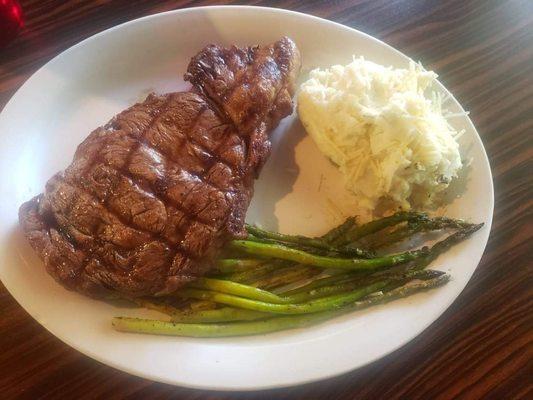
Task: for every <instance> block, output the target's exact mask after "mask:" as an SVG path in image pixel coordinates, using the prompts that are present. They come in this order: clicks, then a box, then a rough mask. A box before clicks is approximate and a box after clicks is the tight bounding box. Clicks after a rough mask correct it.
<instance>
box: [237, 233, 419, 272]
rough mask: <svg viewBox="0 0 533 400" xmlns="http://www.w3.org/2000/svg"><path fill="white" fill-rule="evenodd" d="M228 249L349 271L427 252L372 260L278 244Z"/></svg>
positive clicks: (244, 243)
mask: <svg viewBox="0 0 533 400" xmlns="http://www.w3.org/2000/svg"><path fill="white" fill-rule="evenodd" d="M230 247H231V248H232V249H233V250H239V251H241V252H243V253H245V254H249V255H256V256H263V257H273V258H279V259H283V260H288V261H294V262H297V263H301V264H305V265H314V266H316V267H323V268H341V269H349V270H373V269H377V268H381V267H389V266H392V265H395V264H400V263H404V262H407V261H411V260H414V259H416V258H418V257H422V256H425V255H426V254H427V252H428V249H427V248H423V249H420V250H416V251H408V252H405V253H400V254H393V255H389V256H384V257H377V258H372V259H358V258H351V259H350V258H335V257H324V256H317V255H315V254H310V253H307V252H305V251H301V250H296V249H292V248H290V247H287V246H283V245H279V244H267V243H260V242H252V241H248V240H234V241H232V242H230Z"/></svg>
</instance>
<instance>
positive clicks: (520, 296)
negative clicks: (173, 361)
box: [0, 0, 533, 400]
mask: <svg viewBox="0 0 533 400" xmlns="http://www.w3.org/2000/svg"><path fill="white" fill-rule="evenodd" d="M21 3H22V5H23V8H24V11H25V14H26V28H25V30H24V31H23V33H22V34H21V35H20V36H19V37H18V38H17V39H16V40H15V42H13V43H12V44H11V45H10V46H9V47H7V48H5V49H1V50H0V108H3V106H4V105H5V104H6V103H7V101H8V100H9V98H10V97H11V96H12V95H13V94H14V93H15V91H16V90H17V89H18V88H19V87H20V85H21V84H22V83H23V82H24V81H25V80H26V79H27V78H28V77H29V76H30V75H31V74H32V73H33V72H35V71H36V70H37V69H38V68H39V67H40V66H42V65H43V64H45V63H46V62H47V61H48V60H50V59H51V58H53V57H54V56H55V55H57V54H58V53H59V52H61V51H62V50H64V49H66V48H68V47H70V46H72V45H73V44H75V43H77V42H79V41H80V40H82V39H84V38H86V37H89V36H91V35H92V34H94V33H96V32H100V31H102V30H104V29H107V28H109V27H112V26H114V25H116V24H119V23H122V22H125V21H128V20H131V19H134V18H138V17H141V16H144V15H148V14H153V13H156V12H161V11H166V10H171V9H175V8H182V7H190V6H197V5H207V4H215V3H216V4H238V3H240V2H232V1H221V2H210V1H198V2H192V1H148V0H135V1H134V0H116V1H104V0H93V1H88V0H87V1H68V2H65V1H59V0H33V1H29V0H28V1H22V2H21ZM249 4H256V5H263V6H274V7H283V8H287V9H292V10H297V11H301V12H306V13H310V14H314V15H317V16H320V17H324V18H328V19H331V20H333V21H337V22H340V23H343V24H346V25H349V26H351V27H354V28H357V29H359V30H362V31H364V32H367V33H369V34H371V35H374V36H376V37H378V38H380V39H382V40H384V41H385V42H387V43H389V44H391V45H392V46H394V47H396V48H398V49H399V50H401V51H402V52H404V53H406V54H407V55H409V56H411V57H412V58H414V59H416V60H421V61H422V62H423V63H424V64H425V65H426V66H427V67H429V68H431V69H435V70H436V71H437V72H438V73H439V75H440V79H441V80H442V82H443V83H444V84H445V85H446V86H447V87H448V89H450V90H451V91H452V92H453V93H454V95H455V96H456V97H457V98H458V100H459V101H460V103H461V104H462V105H463V106H464V107H465V108H466V109H468V110H470V111H471V118H472V120H473V121H474V123H475V125H476V127H477V128H478V130H479V132H480V135H481V136H482V139H483V142H484V144H485V148H486V150H487V152H488V154H489V158H490V162H491V166H492V171H493V175H494V184H495V190H496V209H495V215H494V224H493V229H492V233H491V237H490V240H489V244H488V247H487V250H486V252H485V255H484V256H483V259H482V261H481V264H480V265H479V267H478V269H477V271H476V273H475V274H474V276H473V278H472V280H471V282H470V283H469V284H468V286H467V287H466V289H465V291H464V292H463V293H462V294H461V296H460V297H459V299H458V300H457V301H456V302H455V303H454V304H453V305H452V307H450V309H449V310H448V311H447V312H446V313H445V314H444V315H443V316H442V317H441V318H439V320H438V321H436V322H435V323H434V324H433V325H432V326H431V327H430V328H429V329H427V330H426V331H425V332H424V333H423V334H422V335H420V336H419V337H418V338H416V339H415V340H413V341H412V342H411V343H409V344H408V345H407V346H405V347H403V348H402V349H400V350H398V351H396V352H394V353H393V354H391V355H389V356H388V357H385V358H384V359H382V360H380V361H377V362H375V363H373V364H372V365H369V366H367V367H365V368H362V369H360V370H357V371H354V372H352V373H349V374H346V375H344V376H340V377H337V378H333V379H330V380H327V381H323V382H317V383H313V384H308V385H304V386H299V387H294V388H287V389H279V390H273V391H263V392H255V393H231V394H229V393H217V392H206V391H197V390H189V389H183V388H176V387H172V386H169V385H163V384H159V383H154V382H150V381H148V380H144V379H140V378H136V377H133V376H130V375H128V374H125V373H123V372H120V371H117V370H114V369H112V368H110V367H107V366H104V365H102V364H100V363H98V362H96V361H93V360H91V359H89V358H88V357H86V356H84V355H82V354H80V353H78V352H77V351H75V350H73V349H71V348H69V347H68V346H66V345H64V344H63V343H62V342H60V341H59V340H58V339H56V338H55V337H53V336H52V335H50V334H49V333H48V332H46V331H45V330H44V329H43V328H42V327H41V326H40V325H39V324H38V323H37V322H35V321H34V320H33V319H32V318H30V317H29V316H28V315H27V314H26V313H25V311H23V310H22V308H21V307H20V306H19V305H18V304H17V303H16V302H15V301H14V299H13V298H12V297H11V296H10V295H9V294H8V293H7V291H6V290H5V288H3V287H0V309H1V310H2V318H0V371H1V372H2V373H1V374H0V393H2V395H1V396H2V398H5V399H12V398H20V399H37V398H50V399H58V398H61V399H70V398H75V399H94V398H104V399H137V398H139V399H145V398H148V399H170V398H183V399H190V400H192V399H244V398H252V399H273V398H276V399H322V398H328V399H332V400H333V399H400V398H401V399H452V398H467V399H478V398H484V399H520V398H523V399H526V398H533V380H532V377H533V368H532V364H533V363H532V359H533V357H532V356H533V345H532V343H533V333H532V328H533V319H532V310H533V296H532V262H531V258H532V254H533V252H532V250H533V248H532V244H531V243H532V239H533V228H532V223H531V222H532V221H531V220H532V203H533V200H532V188H533V182H532V178H531V177H532V172H533V168H532V162H531V160H532V159H533V150H532V138H533V80H532V76H533V2H532V1H530V0H523V1H520V0H516V1H501V0H479V1H463V0H452V1H438V0H434V1H433V0H428V1H416V0H413V1H410V0H403V1H400V0H396V1H390V0H368V1H306V2H303V1H302V2H300V1H291V0H283V1H254V2H250V3H249ZM0 138H1V133H0ZM391 334H393V333H392V332H391Z"/></svg>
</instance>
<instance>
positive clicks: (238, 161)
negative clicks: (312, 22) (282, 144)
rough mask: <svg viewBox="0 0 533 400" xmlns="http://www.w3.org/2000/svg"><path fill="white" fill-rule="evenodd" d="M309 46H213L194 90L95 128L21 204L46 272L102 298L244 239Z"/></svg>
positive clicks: (181, 275)
mask: <svg viewBox="0 0 533 400" xmlns="http://www.w3.org/2000/svg"><path fill="white" fill-rule="evenodd" d="M299 68H300V58H299V53H298V50H297V48H296V46H295V45H294V43H293V42H292V41H291V40H290V39H287V38H283V39H281V40H280V41H278V42H276V43H274V44H272V45H269V46H265V47H248V48H237V47H231V48H221V47H219V46H214V45H211V46H207V47H206V48H205V49H203V50H202V51H201V52H200V53H199V54H197V55H196V56H195V57H194V58H193V59H192V60H191V62H190V64H189V67H188V70H187V73H186V75H185V79H186V80H188V81H189V82H191V84H192V89H191V90H190V91H188V92H180V93H170V94H165V95H155V94H151V95H149V96H148V98H147V99H146V100H145V101H144V102H143V103H139V104H135V105H134V106H132V107H130V108H128V109H127V110H125V111H123V112H121V113H120V114H118V115H117V116H115V117H114V118H113V119H112V120H111V121H109V123H107V124H106V125H105V126H103V127H100V128H98V129H96V130H94V131H93V132H92V133H91V134H90V135H89V136H88V137H87V138H86V139H85V140H84V141H83V143H81V144H80V145H79V147H78V149H77V150H76V153H75V155H74V159H73V161H72V163H71V164H70V166H69V167H68V168H67V169H66V170H65V171H62V172H59V173H58V174H56V175H55V176H53V177H52V178H51V179H50V180H49V181H48V182H47V184H46V188H45V191H44V193H43V194H41V195H39V196H37V197H35V198H33V199H32V200H30V201H28V202H27V203H25V204H23V205H22V206H21V208H20V211H19V218H20V223H21V225H22V227H23V230H24V232H25V234H26V236H27V238H28V240H29V242H30V244H31V246H32V247H33V248H34V249H35V251H36V252H37V253H38V255H39V256H40V257H41V259H42V260H43V261H44V264H45V266H46V269H47V271H48V272H49V273H50V274H51V275H52V276H53V277H54V278H55V279H56V280H57V281H59V282H60V283H61V284H63V285H64V286H65V287H67V288H68V289H72V290H77V291H79V292H82V293H84V294H87V295H90V296H93V297H106V296H110V295H114V294H117V293H118V294H121V295H127V296H144V295H155V294H164V293H170V292H173V291H175V290H176V289H178V288H179V287H180V286H181V285H183V284H184V283H186V282H188V281H190V280H192V279H194V278H195V277H197V276H200V275H201V274H203V273H205V271H207V270H208V269H209V268H210V266H211V265H212V261H213V258H214V257H215V256H216V255H217V253H218V252H219V250H220V248H221V247H222V245H223V244H224V243H225V242H226V241H227V240H229V239H231V238H234V237H243V236H244V235H245V230H244V217H245V213H246V209H247V207H248V204H249V202H250V199H251V196H252V193H253V181H254V179H255V178H256V177H257V175H258V173H259V170H260V168H261V166H262V164H263V163H264V161H265V160H266V158H267V157H268V153H269V149H270V142H269V137H268V134H269V132H270V131H271V130H272V129H273V128H275V127H276V126H277V124H278V123H279V121H280V120H281V119H282V118H283V117H285V116H287V115H289V114H290V113H291V112H292V102H291V97H292V94H293V91H294V81H295V78H296V75H297V74H298V71H299Z"/></svg>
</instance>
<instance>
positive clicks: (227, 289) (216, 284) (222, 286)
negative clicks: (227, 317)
mask: <svg viewBox="0 0 533 400" xmlns="http://www.w3.org/2000/svg"><path fill="white" fill-rule="evenodd" d="M189 287H193V288H198V289H204V290H212V291H215V292H221V293H226V294H232V295H235V296H241V297H246V298H248V299H254V300H259V301H265V302H269V303H286V302H287V301H286V300H285V299H283V298H281V297H279V296H277V295H275V294H274V293H270V292H267V291H266V290H262V289H258V288H256V287H253V286H248V285H243V284H241V283H237V282H231V281H225V280H221V279H211V278H200V279H198V280H196V281H195V282H192V283H191V284H189Z"/></svg>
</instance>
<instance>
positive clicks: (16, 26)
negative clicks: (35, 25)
mask: <svg viewBox="0 0 533 400" xmlns="http://www.w3.org/2000/svg"><path fill="white" fill-rule="evenodd" d="M23 26H24V16H23V14H22V7H21V6H20V4H19V2H18V1H17V0H0V47H3V46H5V45H7V44H8V43H9V42H11V41H12V40H13V39H14V38H15V36H17V34H18V32H19V31H20V29H21V28H22V27H23Z"/></svg>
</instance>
